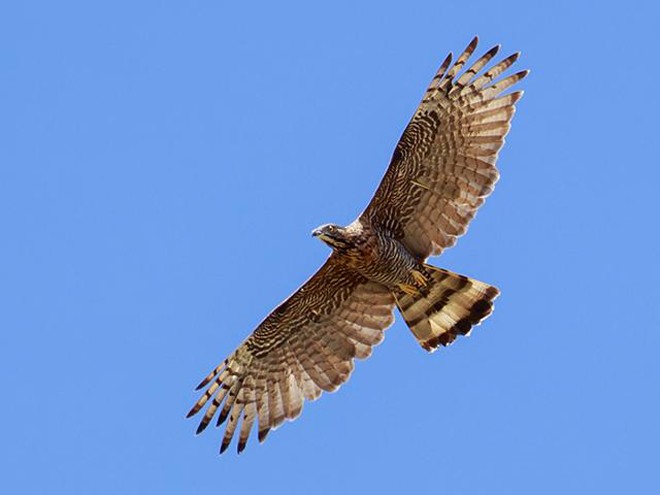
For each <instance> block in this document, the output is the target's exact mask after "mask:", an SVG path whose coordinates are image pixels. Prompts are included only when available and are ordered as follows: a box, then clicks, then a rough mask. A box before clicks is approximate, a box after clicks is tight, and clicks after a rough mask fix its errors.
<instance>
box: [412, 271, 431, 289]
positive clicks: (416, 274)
mask: <svg viewBox="0 0 660 495" xmlns="http://www.w3.org/2000/svg"><path fill="white" fill-rule="evenodd" d="M412 276H413V278H414V279H415V282H417V285H419V286H420V287H424V286H425V285H426V284H428V282H429V281H428V279H427V278H426V277H425V276H424V274H423V273H422V272H420V271H418V270H413V271H412Z"/></svg>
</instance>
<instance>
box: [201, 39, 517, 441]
mask: <svg viewBox="0 0 660 495" xmlns="http://www.w3.org/2000/svg"><path fill="white" fill-rule="evenodd" d="M476 46H477V38H474V39H473V40H472V42H470V44H469V45H468V46H467V48H466V49H465V51H464V52H463V53H462V54H461V55H460V56H459V57H458V59H457V60H456V62H455V63H454V64H453V65H452V63H451V60H452V57H451V54H450V55H449V56H448V57H447V58H446V59H445V61H444V62H443V64H442V66H441V67H440V69H439V70H438V72H437V74H436V75H435V77H434V78H433V80H432V82H431V85H430V86H429V88H428V89H427V90H426V93H425V94H424V97H423V99H422V102H421V104H420V105H419V107H418V108H417V110H416V112H415V114H414V115H413V117H412V120H411V121H410V123H409V124H408V126H407V127H406V129H405V131H404V133H403V136H402V137H401V140H400V141H399V143H398V145H397V147H396V149H395V151H394V155H393V157H392V161H391V163H390V166H389V168H388V169H387V172H386V173H385V176H384V178H383V180H382V182H381V184H380V186H379V187H378V189H377V191H376V193H375V195H374V197H373V199H372V200H371V202H370V204H369V205H368V206H367V208H366V209H365V211H364V212H363V213H362V215H360V217H359V218H358V219H357V220H356V221H355V222H353V223H352V224H350V225H348V226H347V227H340V226H337V225H324V226H322V227H319V228H318V229H317V230H315V231H314V232H313V234H314V235H315V236H317V237H319V238H320V239H321V240H323V241H324V242H325V243H327V244H328V245H329V246H330V247H332V249H333V252H332V254H331V255H330V257H329V258H328V260H327V261H326V263H325V264H324V265H323V267H321V269H320V270H319V271H318V272H317V273H316V274H315V275H314V276H312V278H310V279H309V280H308V281H307V282H306V283H305V284H304V285H303V286H302V287H301V288H300V289H298V290H297V291H296V292H295V293H294V294H293V295H292V296H290V297H289V298H288V299H287V300H286V301H284V302H283V303H282V304H281V305H280V306H278V307H277V308H276V309H275V310H274V311H273V312H272V313H271V314H270V315H268V317H266V319H265V320H264V321H263V322H262V323H261V324H260V325H259V326H258V327H257V329H256V330H255V331H254V332H253V333H252V335H250V336H249V337H248V338H247V339H246V340H245V341H244V342H243V344H241V345H240V346H239V347H238V349H236V351H234V352H233V353H232V354H231V356H229V357H228V358H227V359H226V360H225V361H223V362H222V364H220V365H219V366H218V367H217V368H215V369H214V370H213V371H212V372H211V373H209V375H208V376H207V377H206V378H204V380H203V381H202V382H201V383H200V384H199V386H198V387H197V389H198V390H200V389H205V391H204V393H203V394H202V396H201V398H200V399H199V400H198V401H197V402H196V403H195V405H194V406H193V408H192V409H191V410H190V412H189V413H188V416H189V417H190V416H192V415H194V414H197V413H198V412H200V411H201V410H202V409H203V408H204V407H205V406H207V408H206V411H205V412H204V415H203V417H202V420H201V422H200V425H199V428H198V429H197V432H198V433H200V432H201V431H203V430H204V429H205V428H206V427H207V426H208V425H209V424H210V422H211V421H212V420H213V418H214V417H215V416H216V414H217V415H218V419H217V425H218V426H219V425H221V424H222V423H224V422H225V421H226V422H227V426H226V428H225V433H224V436H223V439H222V444H221V447H220V452H221V453H222V452H224V451H225V450H226V449H227V447H228V446H229V443H230V442H231V439H232V438H233V436H234V434H235V433H236V431H238V452H239V453H240V452H241V451H242V450H243V449H244V448H245V445H246V442H247V439H248V436H249V435H250V431H251V429H252V426H253V425H254V423H255V422H256V423H257V424H258V432H259V433H258V438H259V441H263V440H264V439H265V438H266V435H267V434H268V432H269V431H270V430H271V429H273V428H276V427H277V426H279V425H280V424H281V423H282V422H283V421H284V420H285V419H287V420H292V419H294V418H296V417H297V416H298V415H299V414H300V412H301V410H302V407H303V403H304V401H305V400H315V399H317V398H318V397H319V396H320V395H321V393H322V392H323V391H327V392H330V391H334V390H336V389H337V388H338V387H339V386H340V385H341V384H342V383H344V382H345V381H346V380H347V379H348V377H349V375H350V374H351V371H352V370H353V359H354V358H359V359H363V358H366V357H368V356H369V355H370V354H371V351H372V348H373V346H374V345H376V344H378V343H379V342H380V341H381V340H382V339H383V332H384V331H385V329H386V328H387V327H389V326H390V325H391V324H392V322H393V320H394V317H393V309H394V307H395V306H397V307H398V308H399V310H400V312H401V313H402V315H403V318H404V320H405V321H406V323H407V324H408V326H409V327H410V329H411V330H412V332H413V334H414V335H415V337H416V338H417V340H418V342H419V343H420V345H421V346H422V347H423V348H424V349H426V350H427V351H433V350H435V349H437V348H438V347H439V346H441V345H442V346H446V345H449V344H451V343H452V342H453V341H454V340H455V339H456V337H457V336H459V335H466V334H468V333H469V331H470V329H471V328H472V327H473V326H474V325H477V324H479V323H480V322H481V321H482V320H483V319H484V318H486V317H487V316H488V315H489V314H490V313H491V312H492V310H493V300H494V299H495V298H496V297H497V295H498V294H499V291H498V290H497V289H496V288H495V287H493V286H491V285H488V284H485V283H483V282H478V281H476V280H473V279H470V278H468V277H465V276H463V275H458V274H455V273H452V272H450V271H447V270H442V269H439V268H435V267H433V266H430V265H427V264H426V263H425V261H426V258H428V257H429V256H432V255H437V254H440V253H441V252H442V251H443V250H444V249H445V248H447V247H450V246H452V245H454V243H455V242H456V239H457V237H459V236H461V235H463V234H464V233H465V231H466V229H467V226H468V223H469V222H470V220H471V219H472V218H473V217H474V215H475V213H476V211H477V209H478V208H479V206H481V204H482V203H483V202H484V200H485V198H486V197H487V196H488V195H489V194H490V193H491V192H492V190H493V187H494V185H495V182H496V181H497V179H498V176H499V175H498V172H497V169H496V168H495V162H496V160H497V153H498V151H499V150H500V148H501V147H502V145H503V144H504V137H505V135H506V134H507V132H508V131H509V127H510V122H511V118H512V117H513V113H514V110H515V108H514V104H515V103H516V102H517V101H518V100H519V99H520V97H521V96H522V91H516V92H512V93H509V94H506V95H504V96H501V93H502V92H503V91H504V90H506V89H507V88H509V87H511V86H512V85H514V84H515V83H517V82H518V81H520V80H521V79H522V78H524V77H525V76H526V75H527V71H521V72H517V73H515V74H513V75H510V76H508V77H504V78H500V79H499V80H497V82H493V81H495V79H496V78H498V76H500V75H501V74H502V73H503V72H504V71H505V70H506V69H508V68H509V67H510V66H511V65H512V64H513V63H514V62H515V61H516V60H517V59H518V54H514V55H511V56H510V57H508V58H506V59H504V60H502V61H501V62H499V63H497V64H495V65H493V66H491V67H490V68H489V69H487V70H485V71H483V69H484V68H485V66H486V65H487V64H488V63H489V62H490V61H491V60H492V59H493V57H495V55H496V54H497V52H498V49H499V47H494V48H492V49H491V50H489V51H488V52H486V53H485V54H484V55H483V56H482V57H481V58H479V59H478V60H477V61H476V62H474V63H473V64H472V66H470V67H469V68H467V70H464V71H463V72H461V71H462V69H463V67H464V66H465V65H466V63H467V61H468V59H469V58H470V56H471V55H472V53H473V52H474V50H475V48H476ZM482 71H483V72H482Z"/></svg>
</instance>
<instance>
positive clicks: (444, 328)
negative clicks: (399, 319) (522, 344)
mask: <svg viewBox="0 0 660 495" xmlns="http://www.w3.org/2000/svg"><path fill="white" fill-rule="evenodd" d="M425 268H426V270H427V272H428V275H430V280H429V283H428V285H427V286H426V287H424V288H422V289H421V290H420V292H419V293H417V294H408V293H404V292H400V293H396V294H395V297H396V303H397V306H398V307H399V311H401V314H402V315H403V318H404V320H406V323H407V324H408V327H410V330H412V333H413V334H414V335H415V338H417V341H418V342H419V344H420V345H421V346H422V347H423V348H424V349H426V350H427V351H429V352H433V351H435V350H436V349H437V348H438V347H439V346H440V345H443V346H447V345H449V344H451V343H452V342H453V341H454V340H456V337H457V336H459V335H468V334H469V333H470V330H471V329H472V327H473V326H475V325H478V324H479V323H481V321H482V320H484V319H485V318H487V317H488V316H489V315H490V314H491V313H492V312H493V300H494V299H495V298H496V297H497V296H498V295H499V293H500V291H499V290H498V289H497V287H494V286H492V285H488V284H485V283H483V282H479V281H478V280H474V279H472V278H468V277H466V276H464V275H459V274H457V273H453V272H450V271H448V270H442V269H440V268H436V267H433V266H430V265H425Z"/></svg>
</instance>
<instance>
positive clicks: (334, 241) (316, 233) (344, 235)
mask: <svg viewBox="0 0 660 495" xmlns="http://www.w3.org/2000/svg"><path fill="white" fill-rule="evenodd" d="M312 236H313V237H318V238H319V239H321V240H322V241H323V242H325V243H326V244H327V245H328V246H330V247H331V248H333V249H339V250H342V249H348V248H350V247H351V246H352V245H353V241H352V239H351V235H350V233H349V232H348V231H347V229H346V228H344V227H340V226H339V225H335V224H332V223H328V224H325V225H321V226H320V227H318V228H316V229H314V230H313V231H312Z"/></svg>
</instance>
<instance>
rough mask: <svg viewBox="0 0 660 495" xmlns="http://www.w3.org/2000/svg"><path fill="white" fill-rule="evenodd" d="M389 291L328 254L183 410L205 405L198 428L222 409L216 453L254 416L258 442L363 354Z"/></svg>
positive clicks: (386, 317) (381, 324)
mask: <svg viewBox="0 0 660 495" xmlns="http://www.w3.org/2000/svg"><path fill="white" fill-rule="evenodd" d="M393 308H394V296H393V295H392V294H391V293H390V291H388V290H387V289H386V288H385V287H384V286H382V285H379V284H376V283H373V282H369V281H367V280H366V279H365V278H364V277H362V276H361V275H359V274H358V273H357V272H354V271H352V270H350V269H349V268H346V267H345V266H343V265H342V264H341V263H339V262H337V260H336V257H335V255H331V256H330V258H328V260H327V261H326V263H325V265H323V267H322V268H321V269H320V270H319V271H318V272H317V273H316V274H315V275H314V276H313V277H312V278H311V279H309V280H308V281H307V282H306V283H305V284H304V285H303V286H302V287H301V288H300V289H298V291H296V292H295V293H294V294H293V295H292V296H291V297H289V298H288V299H287V300H286V301H284V302H283V303H282V304H281V305H280V306H279V307H277V308H276V309H275V310H274V311H273V312H272V313H271V314H270V315H268V317H267V318H266V319H265V320H264V321H263V322H262V323H261V324H260V325H259V326H258V327H257V329H256V330H255V331H254V333H252V335H250V336H249V337H248V338H247V340H245V341H244V342H243V344H241V345H240V346H239V348H238V349H236V351H234V353H233V354H232V355H231V356H229V357H228V358H227V359H225V361H223V362H222V364H220V365H219V366H218V367H217V368H215V369H214V370H213V371H212V372H211V373H210V374H209V375H208V376H207V377H206V378H205V379H204V380H203V381H202V383H200V385H199V386H198V387H197V389H198V390H199V389H202V388H204V387H206V391H205V392H204V394H203V395H202V397H201V398H200V399H199V400H198V401H197V403H195V405H194V406H193V408H192V409H191V410H190V412H189V413H188V417H190V416H192V415H194V414H197V413H198V412H199V411H200V410H202V409H203V408H204V406H205V405H207V404H208V407H207V409H206V412H205V413H204V416H203V418H202V420H201V422H200V425H199V428H198V429H197V433H200V432H202V431H203V430H204V429H205V428H206V427H207V426H208V424H209V423H210V422H211V420H212V419H213V417H214V416H215V414H216V412H217V411H218V410H219V409H220V414H219V417H218V421H217V424H218V426H219V425H220V424H222V423H223V422H224V421H225V420H226V419H227V418H229V421H228V422H227V426H226V429H225V433H224V437H223V439H222V445H221V447H220V453H222V452H224V451H225V450H226V449H227V447H228V446H229V443H230V442H231V439H232V437H233V435H234V433H235V432H236V430H237V429H239V421H242V423H241V425H240V430H239V439H238V452H239V453H240V452H241V451H242V450H243V449H244V448H245V444H246V442H247V439H248V436H249V435H250V430H251V428H252V425H253V423H254V422H255V421H258V428H259V441H260V442H261V441H263V440H264V439H265V438H266V435H267V434H268V432H269V431H270V430H271V429H272V428H275V427H277V426H278V425H280V424H281V423H282V422H283V421H284V420H285V419H288V420H292V419H294V418H296V417H297V416H298V415H299V414H300V412H301V410H302V406H303V402H304V400H315V399H317V398H318V397H319V396H320V395H321V392H322V391H327V392H331V391H334V390H336V389H337V388H338V387H339V386H340V385H341V384H342V383H344V382H345V381H346V380H348V377H349V375H350V374H351V371H352V370H353V358H366V357H368V356H369V355H370V354H371V349H372V346H374V345H376V344H378V343H379V342H380V341H381V340H382V339H383V331H384V330H385V329H386V328H387V327H389V326H390V325H391V324H392V322H393V319H394V317H393V314H392V311H393Z"/></svg>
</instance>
